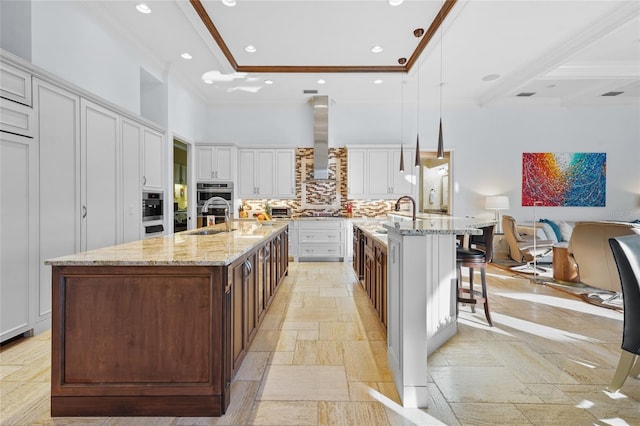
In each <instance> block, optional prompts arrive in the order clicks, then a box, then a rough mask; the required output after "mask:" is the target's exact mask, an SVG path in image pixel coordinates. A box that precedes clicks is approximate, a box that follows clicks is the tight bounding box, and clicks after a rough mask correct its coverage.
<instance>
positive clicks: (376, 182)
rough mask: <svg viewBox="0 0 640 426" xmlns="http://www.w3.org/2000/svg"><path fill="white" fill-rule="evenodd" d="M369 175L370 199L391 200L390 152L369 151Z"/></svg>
mask: <svg viewBox="0 0 640 426" xmlns="http://www.w3.org/2000/svg"><path fill="white" fill-rule="evenodd" d="M367 157H368V167H369V173H368V174H367V182H368V193H369V197H370V198H383V199H384V198H390V193H389V192H390V189H389V188H390V187H389V151H388V150H377V149H376V150H369V152H368V153H367Z"/></svg>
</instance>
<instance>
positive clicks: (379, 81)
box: [373, 79, 382, 84]
mask: <svg viewBox="0 0 640 426" xmlns="http://www.w3.org/2000/svg"><path fill="white" fill-rule="evenodd" d="M373 83H374V84H382V80H380V79H378V80H373Z"/></svg>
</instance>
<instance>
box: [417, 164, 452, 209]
mask: <svg viewBox="0 0 640 426" xmlns="http://www.w3.org/2000/svg"><path fill="white" fill-rule="evenodd" d="M451 181H452V179H451V152H445V153H444V158H442V159H438V158H436V153H435V152H421V153H420V189H419V190H420V194H419V197H418V198H419V201H418V205H419V210H420V212H422V213H437V214H447V215H448V214H451V211H452V208H451Z"/></svg>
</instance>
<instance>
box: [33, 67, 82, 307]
mask: <svg viewBox="0 0 640 426" xmlns="http://www.w3.org/2000/svg"><path fill="white" fill-rule="evenodd" d="M34 108H35V110H36V116H37V119H38V144H39V146H40V159H41V161H40V191H39V192H40V262H39V267H40V280H39V287H40V292H39V313H40V316H41V317H43V316H47V317H48V315H50V311H51V266H49V265H45V264H44V261H45V260H47V259H52V258H54V257H60V256H66V255H70V254H73V253H77V252H78V251H80V222H81V220H80V215H81V208H80V98H79V97H78V96H76V95H74V94H73V93H71V92H68V91H66V90H64V89H62V88H59V87H57V86H53V85H51V84H49V83H46V82H43V81H39V80H35V81H34Z"/></svg>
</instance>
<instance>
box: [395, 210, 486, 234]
mask: <svg viewBox="0 0 640 426" xmlns="http://www.w3.org/2000/svg"><path fill="white" fill-rule="evenodd" d="M421 216H422V217H420V218H417V219H416V222H415V224H414V223H413V222H412V221H411V218H410V217H408V218H405V219H404V220H400V221H386V222H384V223H383V226H384V227H385V228H387V229H390V230H393V231H395V232H397V233H399V234H401V235H428V234H455V235H468V234H470V235H481V234H482V230H481V229H479V228H481V227H484V226H490V225H494V224H495V223H496V221H495V220H493V219H484V218H469V217H453V216H443V215H421Z"/></svg>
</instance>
